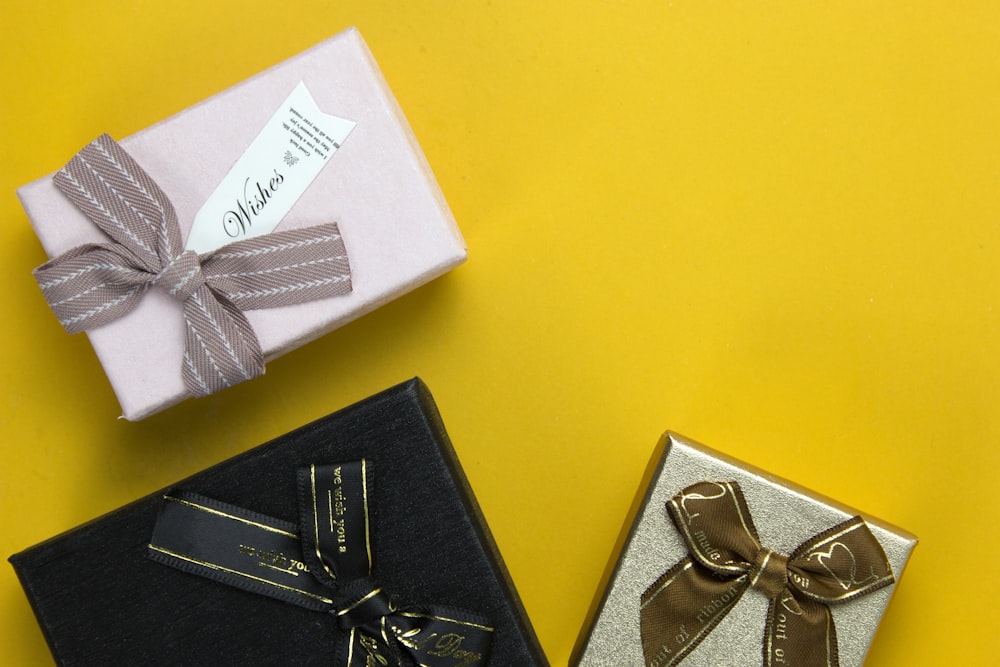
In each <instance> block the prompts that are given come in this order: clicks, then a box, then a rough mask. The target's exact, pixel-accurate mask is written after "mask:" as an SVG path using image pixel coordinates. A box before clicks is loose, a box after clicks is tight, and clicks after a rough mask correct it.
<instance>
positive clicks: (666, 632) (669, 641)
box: [639, 557, 749, 667]
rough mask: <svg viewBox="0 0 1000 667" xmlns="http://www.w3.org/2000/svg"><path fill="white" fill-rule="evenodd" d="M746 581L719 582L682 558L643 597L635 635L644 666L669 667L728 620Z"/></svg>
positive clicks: (744, 577) (704, 569)
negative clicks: (639, 645)
mask: <svg viewBox="0 0 1000 667" xmlns="http://www.w3.org/2000/svg"><path fill="white" fill-rule="evenodd" d="M747 580H748V577H747V576H746V575H742V576H739V577H736V578H733V579H720V578H719V577H717V576H713V575H712V573H711V571H710V570H708V569H707V568H704V567H702V566H701V565H699V564H698V563H697V562H695V561H692V560H691V559H690V558H687V557H686V558H684V559H683V560H681V561H680V562H679V563H677V565H675V566H674V567H672V568H670V569H669V570H668V571H667V572H666V573H664V574H663V576H661V577H660V578H659V579H657V580H656V581H655V582H653V584H652V585H651V586H650V587H649V588H647V589H646V591H645V592H644V593H643V594H642V598H641V607H640V610H639V631H640V636H641V638H642V651H643V655H644V656H645V659H646V665H647V667H673V665H677V664H678V663H680V661H681V660H683V659H684V658H685V657H686V656H687V655H688V654H689V653H690V652H691V651H693V650H694V649H695V648H696V647H697V646H698V644H700V643H701V641H702V640H703V639H704V638H705V637H706V636H707V635H708V633H710V632H711V631H712V630H713V629H714V628H715V626H716V625H718V624H719V622H720V621H722V619H723V618H725V617H726V614H728V613H729V612H730V611H731V610H732V608H733V607H734V606H736V603H737V602H739V600H740V598H741V597H742V596H743V593H744V592H746V589H747V588H748V587H749V583H748V581H747Z"/></svg>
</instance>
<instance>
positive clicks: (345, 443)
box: [10, 379, 548, 667]
mask: <svg viewBox="0 0 1000 667" xmlns="http://www.w3.org/2000/svg"><path fill="white" fill-rule="evenodd" d="M361 458H365V459H366V460H367V461H368V462H369V463H370V464H371V466H372V469H373V474H372V479H373V489H372V491H371V495H372V498H373V499H374V501H373V507H372V509H371V511H372V515H373V516H372V525H373V528H372V530H373V536H372V543H373V550H374V574H375V576H376V577H377V579H378V580H379V582H380V583H381V584H382V586H383V588H384V589H385V590H386V591H389V592H391V594H392V595H393V596H394V597H396V598H399V599H401V600H405V601H407V602H412V603H421V604H436V605H442V606H450V607H459V608H464V609H468V610H470V611H475V612H479V613H480V614H483V615H485V616H486V617H487V618H489V619H490V621H491V623H492V624H493V626H494V627H495V628H496V630H495V632H494V633H493V642H492V649H491V653H490V658H489V661H488V663H487V664H489V665H493V666H502V667H507V666H511V665H518V666H522V665H523V666H530V665H547V664H548V663H547V661H546V659H545V657H544V654H543V653H542V650H541V647H540V646H539V644H538V640H537V638H536V637H535V634H534V632H533V630H532V628H531V625H530V623H529V622H528V620H527V617H526V615H525V613H524V608H523V607H522V605H521V602H520V599H519V598H518V595H517V592H516V591H515V589H514V586H513V583H512V582H511V579H510V576H509V574H508V573H507V570H506V568H505V566H504V564H503V560H502V559H501V557H500V554H499V552H498V551H497V548H496V545H495V543H494V541H493V538H492V536H491V534H490V531H489V528H488V527H487V525H486V522H485V520H484V519H483V516H482V513H481V511H480V509H479V506H478V504H477V503H476V499H475V497H474V496H473V494H472V490H471V489H470V488H469V485H468V481H467V480H466V478H465V474H464V473H463V472H462V468H461V466H460V464H459V462H458V459H457V457H456V455H455V451H454V449H453V448H452V445H451V442H450V440H449V439H448V435H447V433H446V432H445V429H444V425H443V423H442V421H441V417H440V415H439V414H438V411H437V408H436V406H435V405H434V401H433V399H432V397H431V395H430V392H429V391H428V390H427V388H426V386H425V385H424V384H423V383H422V382H421V381H420V380H419V379H414V380H410V381H409V382H406V383H403V384H401V385H398V386H396V387H393V388H391V389H388V390H386V391H384V392H382V393H380V394H377V395H375V396H373V397H371V398H368V399H366V400H364V401H361V402H360V403H357V404H355V405H353V406H351V407H348V408H345V409H343V410H341V411H339V412H336V413H334V414H332V415H330V416H328V417H325V418H323V419H320V420H318V421H315V422H313V423H312V424H309V425H308V426H304V427H302V428H300V429H298V430H296V431H293V432H292V433H289V434H287V435H284V436H281V437H279V438H277V439H275V440H273V441H271V442H269V443H267V444H264V445H261V446H259V447H257V448H255V449H252V450H250V451H248V452H246V453H245V454H241V455H239V456H236V457H234V458H232V459H230V460H228V461H225V462H223V463H220V464H218V465H215V466H213V467H211V468H209V469H208V470H205V471H204V472H201V473H199V474H197V475H194V476H192V477H189V478H187V479H185V480H183V481H181V482H179V483H178V484H175V485H173V486H171V487H170V488H169V489H164V490H163V491H161V492H157V493H154V494H151V495H149V496H147V497H145V498H142V499H140V500H138V501H136V502H134V503H131V504H130V505H127V506H125V507H123V508H121V509H119V510H117V511H114V512H112V513H110V514H107V515H105V516H104V517H102V518H100V519H97V520H95V521H92V522H90V523H87V524H85V525H83V526H80V527H78V528H76V529H74V530H71V531H69V532H67V533H64V534H62V535H60V536H58V537H55V538H52V539H50V540H48V541H46V542H43V543H41V544H39V545H37V546H34V547H32V548H30V549H27V550H25V551H22V552H21V553H18V554H15V555H14V556H12V557H11V558H10V562H11V563H12V564H13V565H14V568H15V570H16V571H17V574H18V576H19V577H20V580H21V583H22V585H23V586H24V589H25V591H26V593H27V596H28V598H29V600H30V601H31V605H32V607H33V608H34V611H35V615H36V616H37V618H38V621H39V623H40V625H41V627H42V630H43V632H44V634H45V637H46V640H47V641H48V643H49V647H50V648H51V650H52V654H53V656H54V657H55V658H56V661H57V662H58V663H60V664H63V665H102V666H106V665H126V664H141V665H330V664H333V661H334V657H335V656H336V655H337V648H338V642H341V641H343V640H344V633H343V632H342V631H340V630H338V629H337V626H336V623H335V622H334V620H333V619H332V617H331V615H330V614H324V613H321V612H316V611H312V610H308V609H303V608H300V607H297V606H294V605H292V604H288V603H285V602H282V601H280V600H275V599H272V598H269V597H265V596H262V595H258V594H255V593H251V592H247V591H243V590H240V589H238V588H234V587H232V586H228V585H225V584H222V583H218V582H216V581H212V580H210V579H206V578H203V577H200V576H196V575H192V574H188V573H186V572H182V571H180V570H176V569H174V568H171V567H167V566H165V565H162V564H160V563H156V562H154V561H152V560H150V559H149V558H147V555H146V554H147V545H148V543H149V541H150V536H151V535H152V532H153V526H154V523H155V522H156V518H157V513H158V511H159V510H160V507H161V504H162V503H163V502H164V501H163V496H164V493H165V492H167V491H170V492H178V491H181V492H193V493H198V494H201V495H203V496H208V497H211V498H215V499H218V500H220V501H223V502H226V503H230V504H232V505H237V506H240V507H243V508H246V509H248V510H253V511H256V512H260V513H261V514H265V515H268V516H271V517H275V518H278V519H283V520H286V521H290V522H295V523H297V517H298V513H297V504H296V503H297V495H296V471H297V470H298V468H300V467H302V466H308V465H310V464H313V463H317V464H326V463H338V462H346V461H351V460H358V459H361Z"/></svg>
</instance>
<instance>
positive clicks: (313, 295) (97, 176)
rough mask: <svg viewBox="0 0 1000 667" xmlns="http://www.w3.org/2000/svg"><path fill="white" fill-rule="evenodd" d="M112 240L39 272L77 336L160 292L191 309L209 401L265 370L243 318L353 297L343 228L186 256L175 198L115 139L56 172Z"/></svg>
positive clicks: (196, 356) (194, 383) (188, 366)
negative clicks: (152, 292) (149, 294)
mask: <svg viewBox="0 0 1000 667" xmlns="http://www.w3.org/2000/svg"><path fill="white" fill-rule="evenodd" d="M53 180H54V181H55V184H56V186H57V187H58V188H59V189H60V190H61V191H62V192H63V194H65V195H66V196H67V197H68V198H69V199H70V200H71V201H72V202H73V203H74V204H75V205H76V206H77V208H79V209H80V210H81V211H82V212H83V213H84V214H85V215H86V216H87V217H88V218H90V220H91V221H92V222H94V224H96V225H97V226H98V227H99V228H100V229H101V230H102V231H103V232H104V233H106V234H107V235H108V236H110V237H111V239H112V242H111V243H100V244H87V245H82V246H78V247H76V248H73V249H71V250H69V251H67V252H66V253H64V254H62V255H60V256H59V257H57V258H55V259H53V260H51V261H50V262H47V263H46V264H43V265H42V266H40V267H38V268H37V269H35V272H34V275H35V279H36V280H37V281H38V284H39V286H40V287H41V288H42V292H43V293H44V295H45V298H46V300H47V301H48V302H49V306H50V307H51V308H52V310H53V312H54V313H55V314H56V316H57V317H58V318H59V321H60V322H61V323H62V325H63V326H64V327H65V328H66V330H67V331H69V332H70V333H76V332H79V331H85V330H88V329H95V328H97V327H100V326H102V325H104V324H107V323H109V322H112V321H114V320H116V319H118V318H119V317H122V316H123V315H125V314H126V313H128V312H129V311H131V310H132V309H133V308H134V307H135V306H136V305H137V304H138V303H139V301H140V300H141V299H142V297H143V295H144V294H145V293H146V291H147V290H149V289H150V288H151V287H159V288H160V289H162V290H163V291H164V292H165V293H167V294H169V295H170V296H172V297H173V298H175V299H177V300H178V301H180V302H181V303H182V304H183V307H184V321H185V350H184V359H183V362H182V369H183V370H182V373H183V378H184V386H185V387H186V388H187V390H188V392H189V393H190V394H192V395H193V396H205V395H208V394H211V393H213V392H216V391H218V390H220V389H224V388H225V387H229V386H231V385H234V384H237V383H239V382H243V381H244V380H249V379H250V378H253V377H256V376H258V375H261V374H263V372H264V356H263V353H262V351H261V348H260V342H259V341H258V340H257V335H256V333H254V331H253V328H252V327H251V326H250V323H249V322H248V321H247V319H246V316H245V315H244V314H243V311H247V310H256V309H259V308H274V307H277V306H285V305H291V304H296V303H302V302H304V301H311V300H313V299H321V298H325V297H330V296H336V295H341V294H347V293H348V292H350V291H351V270H350V265H349V264H348V260H347V251H346V250H345V248H344V242H343V240H342V239H341V237H340V232H339V230H338V228H337V225H336V224H335V223H330V224H324V225H318V226H315V227H308V228H305V229H294V230H288V231H280V232H272V233H271V234H266V235H264V236H260V237H257V238H253V239H248V240H244V241H237V242H235V243H231V244H229V245H227V246H224V247H222V248H219V249H218V250H216V251H214V252H211V253H206V254H203V255H200V256H199V255H198V254H196V253H195V252H193V251H185V250H184V248H183V246H182V244H181V232H180V227H179V225H178V223H177V214H176V213H175V212H174V207H173V205H172V204H171V203H170V200H169V199H167V196H166V194H164V192H163V191H162V190H161V189H160V188H159V186H157V185H156V183H155V182H154V181H153V179H152V178H150V177H149V175H148V174H147V173H146V172H145V171H143V169H142V167H140V166H139V165H138V164H137V163H136V162H135V160H133V159H132V157H131V156H129V155H128V153H126V152H125V151H124V150H123V149H122V148H121V147H120V146H119V145H118V144H117V143H115V140H114V139H112V138H111V137H110V136H108V135H107V134H104V135H101V136H100V137H98V138H97V139H95V140H94V141H93V142H91V143H90V144H89V145H88V146H87V147H85V148H84V149H83V150H81V151H80V152H79V153H78V154H77V155H76V156H74V157H73V159H72V160H70V161H69V163H68V164H67V165H66V166H65V167H63V169H61V170H60V171H59V172H58V173H56V175H55V176H54V177H53Z"/></svg>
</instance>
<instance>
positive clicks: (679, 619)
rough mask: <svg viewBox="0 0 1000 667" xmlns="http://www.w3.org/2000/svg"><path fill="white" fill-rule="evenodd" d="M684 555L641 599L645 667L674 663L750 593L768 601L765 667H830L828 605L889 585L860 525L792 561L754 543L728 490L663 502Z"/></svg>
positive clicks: (833, 658)
mask: <svg viewBox="0 0 1000 667" xmlns="http://www.w3.org/2000/svg"><path fill="white" fill-rule="evenodd" d="M667 509H668V510H669V513H670V517H671V519H673V522H674V525H675V526H676V527H677V530H678V531H679V532H680V534H681V536H682V538H683V539H684V542H685V544H686V546H687V548H688V551H689V552H690V555H689V556H686V557H685V558H684V559H683V560H681V561H680V562H679V563H677V564H676V565H674V566H673V567H672V568H670V570H668V571H667V572H666V573H665V574H663V576H661V577H660V578H659V579H657V580H656V581H655V582H654V583H653V585H651V586H650V587H649V588H647V589H646V591H645V592H644V593H643V594H642V599H641V610H640V614H639V619H640V621H639V622H640V631H641V636H642V649H643V654H644V655H645V658H646V665H647V667H671V666H673V665H677V664H679V663H680V662H681V661H682V660H683V659H684V658H685V657H686V656H687V655H688V654H689V653H690V652H691V651H693V650H694V649H695V647H697V646H698V644H699V643H700V642H701V641H702V640H703V639H704V638H705V637H706V636H707V635H708V634H709V633H710V632H711V631H712V630H713V629H714V628H715V626H716V625H718V623H719V622H720V621H721V620H722V619H723V618H724V617H725V616H726V614H728V613H729V612H730V611H731V610H732V608H733V607H734V606H735V605H736V603H737V602H738V601H739V599H740V598H741V597H742V595H743V594H744V593H745V592H746V590H747V589H748V588H756V589H757V590H758V591H760V592H761V593H763V594H764V595H766V596H767V597H768V598H769V599H770V601H771V602H770V606H769V608H768V614H767V623H766V626H765V632H764V641H763V655H764V662H763V664H764V665H766V666H767V667H772V666H774V667H778V666H780V665H790V666H792V665H794V666H795V667H837V665H839V660H838V656H837V634H836V629H835V627H834V623H833V616H832V615H831V613H830V608H829V606H828V605H831V604H838V603H841V602H846V601H848V600H851V599H853V598H856V597H858V596H860V595H865V594H867V593H871V592H872V591H875V590H877V589H879V588H882V587H884V586H888V585H889V584H891V583H892V582H893V574H892V567H891V566H890V565H889V562H888V560H887V559H886V556H885V552H884V551H883V550H882V547H881V545H880V544H879V543H878V540H876V539H875V536H874V535H872V533H871V531H870V530H869V529H868V526H867V525H866V524H865V522H864V520H862V519H861V517H857V516H856V517H853V518H851V519H849V520H847V521H845V522H843V523H841V524H839V525H836V526H834V527H833V528H830V529H829V530H825V531H823V532H822V533H820V534H818V535H816V536H814V537H812V538H810V539H808V540H806V541H805V542H803V543H802V544H801V545H799V546H798V548H796V549H795V551H794V552H792V554H791V555H789V556H785V555H783V554H780V553H777V552H775V551H771V550H770V549H767V548H765V547H762V546H761V544H760V539H759V538H758V537H757V529H756V528H755V527H754V524H753V520H752V519H751V517H750V511H749V509H748V508H747V504H746V500H745V499H744V497H743V492H742V491H741V490H740V488H739V485H738V484H736V483H735V482H699V483H697V484H693V485H691V486H689V487H687V488H686V489H684V490H683V491H681V492H680V493H679V494H677V495H676V496H674V498H672V499H671V500H670V501H669V502H668V503H667Z"/></svg>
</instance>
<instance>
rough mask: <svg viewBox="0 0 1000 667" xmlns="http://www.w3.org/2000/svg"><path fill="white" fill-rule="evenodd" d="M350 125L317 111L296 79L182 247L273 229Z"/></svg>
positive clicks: (203, 248)
mask: <svg viewBox="0 0 1000 667" xmlns="http://www.w3.org/2000/svg"><path fill="white" fill-rule="evenodd" d="M355 124H356V123H354V122H353V121H350V120H345V119H344V118H338V117H337V116H331V115H329V114H325V113H323V112H322V111H320V110H319V108H318V107H317V106H316V102H315V101H313V98H312V95H310V94H309V91H308V90H307V89H306V86H305V83H302V82H300V83H299V85H297V86H296V87H295V90H293V91H292V94H291V95H289V96H288V99H286V100H285V101H284V103H283V104H282V106H281V108H280V109H278V111H277V113H275V114H274V115H273V116H272V117H271V119H270V120H269V121H267V124H266V125H265V126H264V129H262V130H261V131H260V134H258V135H257V137H256V138H255V139H254V140H253V143H251V144H250V147H249V148H247V150H246V151H245V152H244V153H243V155H242V156H240V159H239V160H237V161H236V164H235V165H233V168H232V169H230V170H229V173H228V174H226V177H225V178H223V179H222V182H221V183H220V184H219V186H218V187H217V188H216V189H215V192H213V193H212V194H211V196H210V197H209V198H208V200H207V201H206V202H205V204H204V205H203V206H202V207H201V209H200V210H199V211H198V213H197V214H196V215H195V217H194V223H193V225H192V227H191V235H190V236H189V237H188V241H187V246H186V248H187V249H188V250H194V251H195V252H197V253H199V254H201V253H206V252H211V251H212V250H216V249H217V248H220V247H222V246H224V245H226V244H228V243H232V242H233V241H239V240H242V239H248V238H253V237H255V236H261V235H263V234H268V233H270V232H272V231H274V228H275V227H277V226H278V223H279V222H281V219H282V218H284V217H285V214H287V213H288V211H290V210H291V208H292V206H294V205H295V202H296V201H298V199H299V197H300V196H302V193H303V192H305V191H306V188H308V187H309V185H310V184H311V183H312V182H313V180H314V179H315V178H316V176H318V175H319V172H320V170H322V169H323V166H324V165H325V164H326V163H327V161H328V160H329V159H330V157H331V156H332V155H333V154H334V153H335V152H337V149H338V148H340V145H341V144H342V143H343V142H344V140H345V139H346V138H347V135H348V134H350V132H351V130H353V129H354V126H355Z"/></svg>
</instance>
